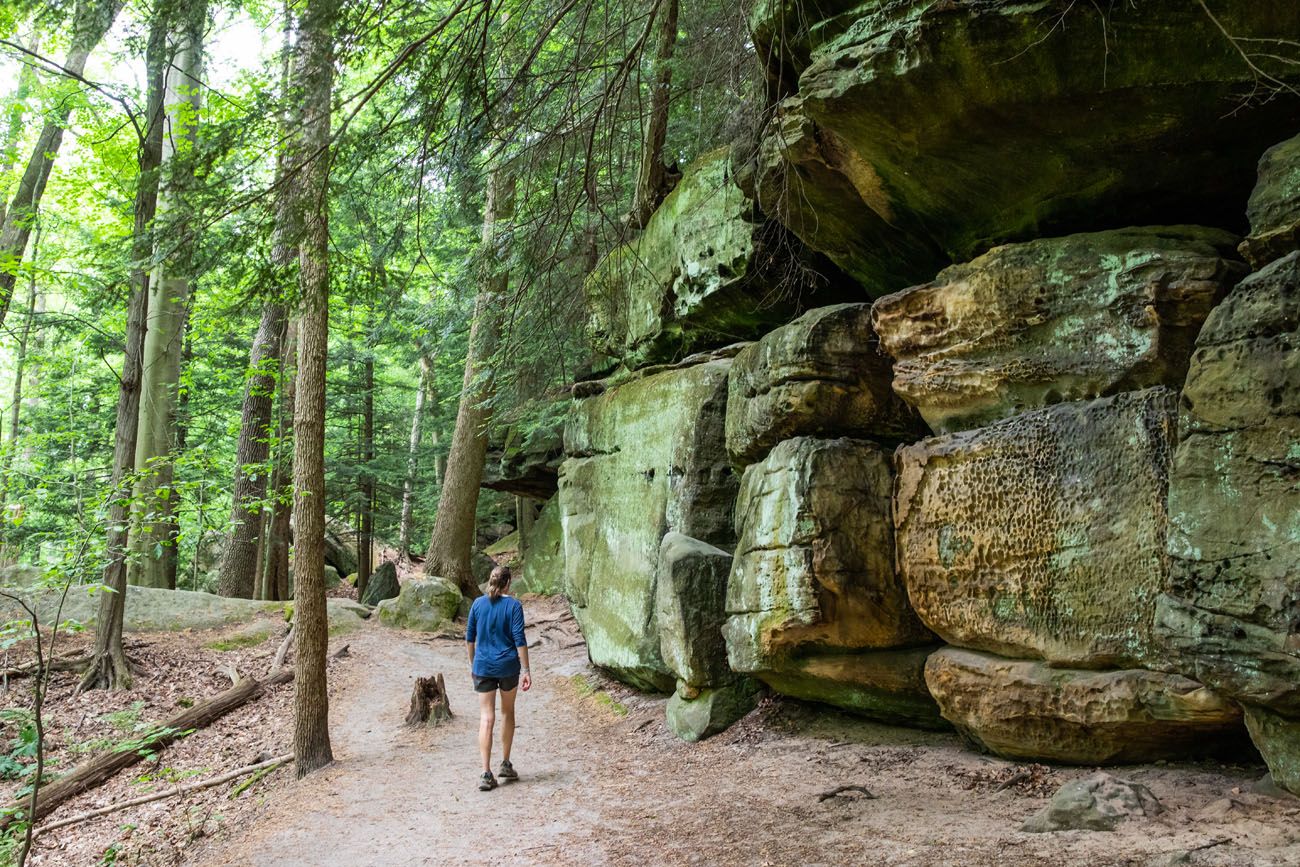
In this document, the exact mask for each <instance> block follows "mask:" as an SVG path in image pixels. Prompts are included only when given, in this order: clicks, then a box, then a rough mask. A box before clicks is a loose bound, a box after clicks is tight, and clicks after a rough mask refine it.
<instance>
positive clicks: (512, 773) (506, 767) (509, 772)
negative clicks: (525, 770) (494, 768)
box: [497, 759, 519, 780]
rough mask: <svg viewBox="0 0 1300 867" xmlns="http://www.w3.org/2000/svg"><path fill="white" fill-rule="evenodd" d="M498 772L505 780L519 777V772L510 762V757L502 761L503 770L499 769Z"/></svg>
mask: <svg viewBox="0 0 1300 867" xmlns="http://www.w3.org/2000/svg"><path fill="white" fill-rule="evenodd" d="M497 773H498V775H499V776H500V777H501V779H503V780H517V779H519V772H518V771H516V770H515V766H514V765H512V764H510V760H509V759H506V760H505V761H504V762H502V763H501V770H500V771H498V772H497Z"/></svg>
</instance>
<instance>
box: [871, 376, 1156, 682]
mask: <svg viewBox="0 0 1300 867" xmlns="http://www.w3.org/2000/svg"><path fill="white" fill-rule="evenodd" d="M1176 400H1177V396H1176V395H1175V393H1174V392H1172V391H1169V390H1168V389H1165V388H1154V389H1148V390H1146V391H1140V392H1129V393H1124V394H1119V395H1116V396H1114V397H1108V398H1103V399H1100V400H1095V401H1087V402H1079V403H1064V404H1058V405H1056V406H1052V407H1048V408H1046V409H1041V410H1035V411H1033V412H1027V413H1024V414H1023V415H1019V416H1015V417H1014V418H1010V419H1007V420H1005V421H1001V422H998V423H996V424H993V425H989V426H988V427H984V428H979V429H977V430H973V431H965V432H963V433H955V434H947V435H945V436H940V437H933V438H931V439H927V440H923V441H921V442H919V443H917V444H916V445H912V446H906V447H903V448H900V449H899V450H898V452H897V454H896V456H895V460H896V463H897V465H898V485H897V488H896V494H895V503H894V522H895V526H896V527H897V545H898V562H899V566H900V569H901V570H902V573H903V578H904V579H905V580H906V582H907V590H908V594H909V596H910V598H911V601H912V605H913V606H914V607H915V609H916V612H917V614H919V615H920V617H921V620H922V621H923V622H924V623H925V624H926V625H927V626H929V627H930V628H931V629H933V630H934V631H935V632H936V633H938V634H939V636H940V637H941V638H943V639H944V640H945V641H947V642H949V643H950V644H955V645H958V646H961V647H969V648H973V649H977V650H987V651H989V652H992V653H998V654H1001V655H1003V656H1011V657H1030V658H1035V657H1036V658H1041V659H1045V660H1047V661H1049V662H1052V663H1055V664H1060V665H1066V666H1073V667H1078V668H1106V667H1113V668H1127V667H1137V666H1142V665H1145V664H1146V663H1147V661H1148V660H1150V659H1151V658H1152V656H1153V653H1152V643H1151V625H1152V618H1153V615H1154V609H1155V600H1156V596H1157V595H1158V594H1159V592H1160V590H1161V586H1162V584H1163V582H1164V578H1165V575H1166V573H1167V571H1168V557H1167V555H1166V552H1165V534H1166V532H1167V519H1166V513H1165V495H1166V491H1167V489H1168V473H1169V464H1170V461H1171V458H1172V453H1173V442H1174V426H1175V420H1176V419H1175V406H1176Z"/></svg>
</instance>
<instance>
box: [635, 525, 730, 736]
mask: <svg viewBox="0 0 1300 867" xmlns="http://www.w3.org/2000/svg"><path fill="white" fill-rule="evenodd" d="M730 573H731V555H730V554H728V553H727V552H726V551H723V550H722V549H721V548H715V547H714V546H712V545H710V544H708V543H707V542H701V541H700V540H699V539H692V538H691V537H690V536H683V535H682V534H681V533H673V532H670V533H668V534H667V535H665V536H664V539H663V543H662V545H660V548H659V570H658V574H657V578H656V583H657V585H658V589H657V601H656V610H655V616H656V618H657V620H658V623H659V650H660V652H661V653H662V654H663V659H664V664H665V665H666V666H668V669H669V671H671V672H673V673H674V674H675V675H677V679H678V680H679V681H680V682H681V683H684V684H686V685H687V686H691V687H697V688H698V687H707V686H722V685H725V684H728V683H731V682H732V681H733V680H735V679H736V675H735V674H734V673H733V672H732V671H731V669H730V668H728V667H727V645H726V642H725V641H724V640H723V638H722V624H723V623H724V622H725V621H726V618H727V611H726V602H727V576H728V575H729V574H730ZM679 691H680V687H679ZM688 740H690V739H689V738H688Z"/></svg>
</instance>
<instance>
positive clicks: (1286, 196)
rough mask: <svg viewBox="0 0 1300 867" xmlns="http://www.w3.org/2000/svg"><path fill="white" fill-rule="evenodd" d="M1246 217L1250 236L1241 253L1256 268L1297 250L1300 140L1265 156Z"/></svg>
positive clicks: (1299, 238)
mask: <svg viewBox="0 0 1300 867" xmlns="http://www.w3.org/2000/svg"><path fill="white" fill-rule="evenodd" d="M1246 216H1248V217H1249V218H1250V235H1249V236H1248V237H1247V238H1246V240H1245V241H1243V242H1242V244H1241V252H1242V254H1243V255H1244V256H1245V257H1246V258H1247V259H1249V260H1250V263H1251V264H1252V265H1254V266H1255V267H1256V268H1263V267H1264V266H1265V265H1267V264H1268V263H1270V262H1272V261H1274V260H1276V259H1280V258H1282V257H1283V256H1285V255H1287V254H1288V253H1292V252H1294V251H1296V250H1300V136H1296V137H1295V138H1289V139H1287V140H1286V141H1284V142H1282V143H1281V144H1278V145H1274V146H1273V147H1271V148H1269V149H1268V150H1267V151H1265V152H1264V156H1263V157H1261V158H1260V161H1259V182H1258V183H1257V184H1256V185H1255V191H1254V192H1252V193H1251V194H1250V202H1249V203H1248V204H1247V206H1246Z"/></svg>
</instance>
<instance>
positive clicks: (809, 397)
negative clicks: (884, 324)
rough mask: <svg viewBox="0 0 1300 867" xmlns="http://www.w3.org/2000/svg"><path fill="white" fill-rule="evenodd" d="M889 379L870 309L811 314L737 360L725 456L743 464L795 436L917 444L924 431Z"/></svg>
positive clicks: (846, 306)
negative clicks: (727, 455) (846, 437)
mask: <svg viewBox="0 0 1300 867" xmlns="http://www.w3.org/2000/svg"><path fill="white" fill-rule="evenodd" d="M891 379H892V373H891V369H890V363H889V359H888V357H886V356H885V355H884V354H883V353H881V352H880V347H879V341H878V340H877V338H876V335H875V332H874V331H872V328H871V307H870V305H868V304H838V305H834V306H831V307H819V308H817V309H816V310H810V311H809V312H807V313H805V314H804V315H803V316H801V317H799V318H798V319H796V320H795V321H794V322H791V323H790V324H789V325H785V326H782V327H781V328H777V329H776V330H774V331H771V332H769V333H768V334H766V335H765V336H764V337H763V338H762V339H761V340H759V341H757V342H756V343H752V344H750V345H749V346H747V347H745V348H744V349H743V350H741V351H740V354H739V355H737V356H736V359H735V361H734V362H733V364H732V366H731V384H730V390H729V394H728V397H727V451H728V452H730V453H731V459H732V460H733V461H734V462H735V463H736V464H738V465H741V466H743V465H745V464H750V463H753V462H754V461H757V460H760V459H762V457H763V456H764V455H765V454H767V452H768V451H769V450H770V449H771V448H772V446H774V445H776V444H777V443H779V442H781V441H782V440H786V439H790V438H791V437H796V436H808V435H813V436H819V435H820V436H855V437H870V438H872V439H877V440H885V441H898V440H900V439H914V438H915V437H916V436H918V435H919V434H920V433H921V432H923V431H924V427H923V426H922V425H921V423H920V419H918V418H917V416H916V413H915V412H914V411H913V410H912V408H911V407H909V406H908V405H907V404H905V403H903V401H902V400H900V399H899V398H898V396H897V395H895V394H894V392H893V390H892V388H891V387H890V382H891Z"/></svg>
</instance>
